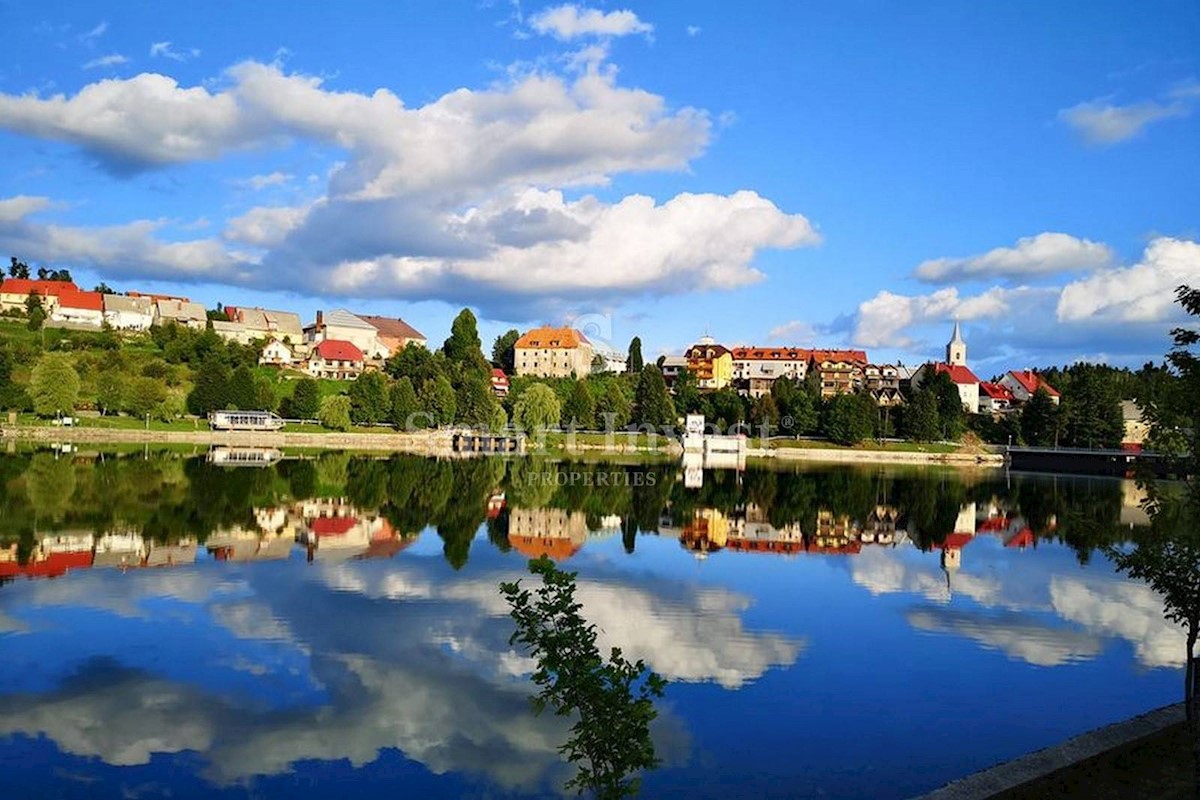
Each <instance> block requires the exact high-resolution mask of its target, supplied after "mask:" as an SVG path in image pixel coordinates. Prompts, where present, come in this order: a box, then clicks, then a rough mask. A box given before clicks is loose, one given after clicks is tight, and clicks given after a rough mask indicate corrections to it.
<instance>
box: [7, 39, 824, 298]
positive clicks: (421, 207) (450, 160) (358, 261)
mask: <svg viewBox="0 0 1200 800" xmlns="http://www.w3.org/2000/svg"><path fill="white" fill-rule="evenodd" d="M596 58H597V59H598V58H600V56H597V57H596ZM0 127H6V128H8V129H10V130H15V131H18V132H21V133H25V134H27V135H31V136H37V137H42V138H49V139H57V140H62V141H67V142H70V143H73V144H76V145H77V146H79V147H81V148H82V149H84V150H85V151H87V152H88V153H89V154H91V155H93V156H94V157H96V158H97V159H98V160H99V161H100V163H101V164H103V165H105V166H107V167H108V168H109V169H110V170H113V171H117V172H129V171H134V170H140V169H149V168H154V167H161V166H165V165H170V164H174V163H180V162H189V161H195V160H203V159H217V158H220V157H222V156H223V155H225V154H227V153H230V152H234V151H239V150H245V149H248V148H262V147H267V146H271V145H274V144H283V143H286V142H287V141H289V140H294V139H302V140H306V141H312V142H315V143H318V144H321V145H325V146H330V147H335V148H338V149H339V150H341V151H343V152H344V154H345V158H344V160H343V161H341V162H340V163H339V164H338V165H337V166H335V167H334V169H333V170H332V171H331V173H330V176H329V181H328V189H327V193H326V194H325V196H324V197H321V198H318V199H317V200H316V201H315V202H313V203H311V204H309V205H308V206H306V207H304V208H303V209H295V208H291V209H289V208H278V207H260V208H253V209H249V210H247V211H244V212H242V213H241V214H240V215H239V216H237V217H235V218H233V219H230V220H228V221H227V223H226V227H225V231H224V235H223V240H224V241H225V242H227V243H228V242H237V243H242V244H248V245H252V246H254V247H256V248H261V249H263V250H264V252H262V253H259V254H257V255H256V256H255V259H260V260H261V262H262V264H263V265H264V267H265V269H253V268H252V265H251V264H249V263H248V262H247V257H246V256H245V255H243V254H239V253H236V252H233V251H228V250H225V251H222V244H221V241H220V240H201V241H197V242H189V243H177V244H173V245H171V246H170V249H161V248H156V247H155V246H154V244H153V241H154V238H153V236H151V234H154V223H149V222H147V221H141V222H137V223H130V228H131V230H132V231H133V232H137V233H140V234H141V235H142V237H143V241H141V242H140V244H138V246H137V247H134V245H133V243H132V242H130V241H129V239H128V237H126V239H125V242H126V248H125V249H126V251H130V250H132V251H133V252H132V253H128V252H127V253H126V254H130V255H135V256H139V257H137V258H132V259H129V260H128V261H126V262H125V264H124V266H122V267H121V269H122V270H123V272H124V274H123V275H122V277H134V276H136V275H139V274H141V275H145V276H147V277H168V276H169V277H172V278H175V279H177V280H188V279H192V280H224V281H235V282H240V283H244V284H247V285H254V286H262V287H264V288H270V287H273V286H274V287H277V286H278V285H279V282H280V281H283V280H286V281H287V282H288V284H289V286H291V287H292V288H295V289H297V290H300V291H310V292H314V293H320V294H323V295H325V294H343V295H357V296H404V297H406V298H410V299H443V300H447V301H451V302H467V303H473V304H483V305H488V304H492V307H493V308H498V307H499V306H500V304H503V303H508V302H511V301H513V300H514V299H515V300H516V301H517V302H518V304H524V306H523V310H524V311H527V312H530V313H532V305H530V304H539V303H542V302H551V301H553V302H562V301H566V302H570V301H574V300H575V299H577V298H581V297H585V296H586V297H589V298H591V297H593V296H595V295H597V294H598V295H600V296H612V299H615V297H616V296H617V295H621V294H633V293H637V294H640V293H652V294H669V293H683V292H689V291H696V290H704V289H714V288H731V287H736V286H741V285H745V284H747V283H751V282H754V281H757V280H760V279H761V278H762V274H761V273H760V272H758V271H757V270H756V269H755V268H754V266H753V262H754V259H755V257H756V255H757V253H758V252H759V251H760V250H762V249H764V248H793V247H800V246H805V245H812V244H815V243H816V242H818V241H819V236H818V235H817V233H816V232H815V230H814V229H813V226H812V225H811V224H810V223H809V221H808V220H807V219H806V218H805V217H804V216H802V215H800V214H789V213H786V212H784V211H783V210H781V209H779V208H778V207H776V206H775V205H774V204H773V203H771V202H770V201H769V200H767V199H765V198H762V197H760V196H759V195H757V194H755V193H754V192H749V191H741V192H735V193H733V194H730V195H724V196H723V195H712V194H681V195H678V196H676V197H673V198H669V199H667V200H665V201H663V202H656V201H655V200H653V199H652V198H649V197H643V196H637V195H634V196H628V197H624V198H620V199H618V200H616V201H614V202H602V201H600V200H598V199H597V198H595V197H592V196H584V197H581V198H578V199H572V200H567V199H565V198H564V195H563V193H562V192H561V191H559V187H580V186H588V185H606V184H608V183H609V182H610V180H611V179H612V176H614V175H618V174H621V173H625V172H631V171H648V170H677V169H683V168H685V167H686V166H687V165H688V163H689V162H690V160H691V159H692V158H694V157H696V156H697V155H699V154H700V153H701V152H702V151H703V149H704V148H705V146H706V145H707V143H708V140H709V137H710V131H711V123H710V120H709V117H708V115H707V114H706V113H705V112H703V111H698V110H696V109H691V108H681V109H671V108H669V107H668V106H667V104H666V101H665V100H664V99H663V98H662V97H659V96H657V95H654V94H651V93H649V92H646V91H642V90H637V89H627V88H624V87H621V86H619V85H618V84H617V81H616V71H615V70H612V69H605V68H603V67H602V65H601V64H599V63H598V61H596V60H593V61H592V62H591V63H589V64H587V65H583V66H582V67H581V72H580V73H579V74H577V75H576V76H574V77H573V78H571V79H569V80H568V79H567V78H564V77H562V76H559V75H555V74H547V73H534V74H527V75H523V76H521V77H519V78H515V79H513V80H511V81H510V82H509V83H506V84H503V85H497V86H493V87H490V88H488V89H485V90H481V91H470V90H466V89H460V90H456V91H453V92H450V93H449V94H446V95H444V96H442V97H440V98H438V99H436V100H434V101H432V102H430V103H428V104H426V105H424V106H420V107H415V108H409V107H407V106H405V104H404V102H403V101H402V100H401V99H400V98H399V97H397V96H396V95H394V94H393V93H391V92H390V91H388V90H386V89H379V90H377V91H375V92H373V93H371V94H362V93H357V92H339V91H334V90H331V89H328V88H326V87H325V86H324V85H323V83H322V81H321V80H319V79H317V78H313V77H309V76H304V75H296V74H290V75H289V74H285V73H284V72H283V71H282V68H281V67H280V66H279V65H278V64H270V65H267V64H259V63H254V62H246V63H242V64H239V65H236V66H235V67H233V68H231V69H230V70H228V71H227V72H226V74H225V82H224V83H223V84H212V85H211V86H208V87H205V86H195V87H190V88H188V87H182V86H180V85H178V84H177V83H176V82H175V81H174V80H173V79H171V78H168V77H166V76H163V75H156V74H148V73H147V74H140V75H137V76H134V77H131V78H128V79H124V80H116V79H112V80H103V81H98V82H96V83H93V84H90V85H88V86H85V87H84V88H83V89H82V90H80V91H79V92H78V93H77V94H76V95H74V96H70V97H67V96H63V95H57V96H53V97H48V98H40V97H37V96H19V97H18V96H11V95H8V96H6V95H0ZM283 178H284V176H283V175H282V173H271V174H267V175H262V176H255V177H254V178H249V179H247V181H248V182H247V184H246V185H248V186H250V187H251V188H259V187H265V186H269V185H276V184H277V183H278V182H280V181H282V180H283ZM116 230H120V228H117V229H114V231H116ZM114 231H109V232H108V233H107V234H105V236H100V235H99V232H97V231H82V230H78V229H68V228H61V227H60V228H53V229H52V228H50V227H49V226H46V227H40V226H35V225H32V224H31V223H26V224H25V225H23V226H22V229H21V230H20V231H15V232H14V231H11V230H9V231H7V232H6V231H0V242H4V241H6V240H7V241H13V240H14V239H20V240H22V241H23V242H25V243H33V244H40V245H42V246H44V247H45V248H46V252H41V251H40V250H38V249H36V248H33V249H29V248H25V249H21V250H20V252H28V253H31V254H32V255H35V256H36V257H38V258H43V259H46V260H51V259H54V258H59V259H60V260H65V258H67V257H71V258H76V259H79V260H80V261H82V262H83V263H86V264H88V265H91V266H96V267H98V268H101V269H104V268H108V265H110V264H115V259H114V253H112V252H111V250H112V248H108V250H106V251H104V252H90V251H89V250H88V249H87V248H86V247H85V246H84V245H85V244H86V243H87V242H92V243H93V244H96V245H97V246H99V245H101V244H103V240H104V239H106V238H107V239H111V238H113V236H114ZM71 233H75V234H76V235H74V236H73V237H69V234H71ZM5 234H7V235H5ZM67 238H71V239H72V241H73V243H74V245H75V246H73V247H65V246H64V245H63V241H64V240H65V239H67ZM52 245H53V246H52ZM163 247H164V248H165V247H167V245H165V244H164V245H163ZM150 250H156V252H155V253H154V257H150V256H149V255H148V254H147V251H150ZM181 251H189V252H198V251H203V253H204V256H205V258H207V259H208V260H209V263H210V268H209V269H208V274H202V273H204V272H205V270H204V269H203V268H201V267H199V266H198V265H196V266H194V267H193V266H192V265H190V264H185V265H181V267H187V268H181V269H180V271H179V273H178V274H175V275H169V268H170V265H171V263H172V261H173V260H183V259H181V255H182V252H181ZM167 256H171V258H168V257H167ZM67 263H69V262H67ZM589 293H591V294H589ZM518 310H519V309H518ZM509 311H510V312H512V311H513V308H509Z"/></svg>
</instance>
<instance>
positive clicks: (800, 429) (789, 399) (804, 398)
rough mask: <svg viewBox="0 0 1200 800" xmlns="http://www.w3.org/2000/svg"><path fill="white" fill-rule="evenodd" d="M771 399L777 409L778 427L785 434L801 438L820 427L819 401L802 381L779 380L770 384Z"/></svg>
mask: <svg viewBox="0 0 1200 800" xmlns="http://www.w3.org/2000/svg"><path fill="white" fill-rule="evenodd" d="M771 397H772V398H773V399H774V400H775V407H776V408H778V409H779V416H780V427H781V429H782V430H783V431H784V432H785V433H791V434H793V435H795V436H803V435H805V434H809V433H813V432H814V431H816V430H817V428H818V427H819V426H820V423H821V415H820V410H819V404H820V399H819V397H818V396H817V395H814V394H813V393H812V392H811V391H810V390H809V387H808V385H807V384H806V383H804V382H803V381H799V380H793V379H791V378H779V379H778V380H776V381H775V382H774V383H772V384H771ZM789 420H790V422H791V424H790V425H789V424H788V421H789Z"/></svg>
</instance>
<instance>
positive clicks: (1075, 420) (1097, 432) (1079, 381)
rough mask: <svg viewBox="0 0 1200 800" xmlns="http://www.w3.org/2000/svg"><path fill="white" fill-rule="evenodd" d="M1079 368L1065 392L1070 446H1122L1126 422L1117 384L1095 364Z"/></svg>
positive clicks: (1067, 437)
mask: <svg viewBox="0 0 1200 800" xmlns="http://www.w3.org/2000/svg"><path fill="white" fill-rule="evenodd" d="M1078 367H1079V368H1078V369H1077V370H1075V373H1074V374H1073V375H1072V377H1071V382H1070V384H1069V385H1068V387H1067V388H1066V389H1065V390H1064V391H1063V398H1062V402H1063V414H1064V416H1065V417H1066V420H1065V436H1066V440H1067V443H1068V444H1070V445H1072V446H1074V447H1110V448H1116V447H1120V446H1121V440H1122V439H1123V438H1124V437H1125V419H1124V417H1123V415H1122V414H1121V399H1120V397H1119V396H1118V394H1117V386H1116V384H1115V382H1114V381H1113V380H1112V379H1111V377H1110V376H1108V375H1107V374H1106V372H1105V370H1103V369H1101V368H1099V367H1096V366H1095V365H1091V364H1081V365H1078Z"/></svg>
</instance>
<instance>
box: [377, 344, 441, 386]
mask: <svg viewBox="0 0 1200 800" xmlns="http://www.w3.org/2000/svg"><path fill="white" fill-rule="evenodd" d="M384 371H385V372H387V374H388V375H391V376H392V377H393V378H395V379H397V380H399V379H400V378H408V379H409V380H410V381H412V385H413V386H424V385H425V382H426V381H431V380H434V379H435V378H437V377H438V376H439V375H447V373H448V371H449V365H448V364H447V362H446V356H445V355H444V354H443V353H442V352H441V351H440V350H439V351H438V352H436V353H433V352H430V351H429V350H427V349H425V348H424V347H419V346H417V345H409V346H408V347H405V348H403V349H401V350H400V352H398V353H396V354H395V355H393V356H392V357H391V358H389V359H388V361H387V364H385V365H384Z"/></svg>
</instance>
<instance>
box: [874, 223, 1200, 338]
mask: <svg viewBox="0 0 1200 800" xmlns="http://www.w3.org/2000/svg"><path fill="white" fill-rule="evenodd" d="M1106 249H1107V248H1105V250H1106ZM1079 252H1080V254H1082V253H1084V252H1091V253H1092V256H1094V257H1095V258H1097V259H1099V258H1100V252H1099V251H1091V250H1088V249H1087V248H1082V249H1080V251H1079ZM1060 263H1063V262H1060ZM1180 284H1189V285H1196V284H1200V244H1197V243H1196V242H1193V241H1188V240H1183V239H1173V238H1168V237H1160V238H1157V239H1155V240H1153V241H1152V242H1150V244H1149V245H1147V247H1146V249H1145V251H1144V252H1143V255H1142V258H1141V260H1140V261H1139V262H1138V263H1137V264H1134V265H1132V266H1128V267H1110V268H1100V269H1098V270H1097V271H1095V272H1094V273H1092V274H1090V275H1086V276H1084V277H1080V278H1078V279H1076V280H1074V281H1070V282H1068V283H1066V284H1064V285H1060V286H1021V285H1018V286H1015V287H1007V286H993V287H991V288H989V289H986V290H983V291H981V292H979V293H976V294H962V293H961V292H960V291H959V290H958V289H957V288H956V287H944V288H941V289H937V290H935V291H933V292H930V293H928V294H916V295H906V294H899V293H896V292H890V291H886V290H885V291H881V292H879V293H878V294H877V295H875V296H874V297H872V298H871V299H869V300H866V301H864V302H862V303H861V304H860V305H859V307H858V313H857V315H856V317H855V320H854V323H853V330H852V334H851V338H852V339H853V341H854V342H855V343H856V344H859V345H861V346H864V347H902V348H904V347H917V346H924V343H923V342H921V341H920V340H919V339H917V338H916V337H914V335H913V334H912V330H913V329H914V328H919V327H921V326H924V325H929V324H946V323H948V322H949V321H950V320H951V319H953V318H955V317H957V318H959V319H961V320H964V321H974V322H976V323H978V324H977V325H976V326H975V328H976V329H977V330H982V331H984V335H983V336H982V337H981V338H982V340H984V341H986V340H989V339H992V340H994V339H997V338H1003V339H1005V340H1006V341H1008V343H1009V344H1010V345H1013V346H1036V347H1038V348H1042V347H1049V346H1055V347H1058V346H1070V347H1078V346H1081V345H1083V344H1087V343H1090V349H1089V350H1088V351H1087V352H1089V353H1096V352H1100V350H1101V349H1102V348H1103V347H1104V346H1105V345H1106V344H1107V345H1111V346H1114V347H1117V348H1118V352H1119V351H1120V348H1121V347H1125V348H1126V350H1127V351H1128V352H1130V353H1131V354H1134V355H1138V356H1142V355H1144V354H1147V353H1155V352H1159V349H1160V348H1155V349H1151V350H1136V351H1134V350H1128V347H1129V346H1131V345H1134V344H1137V345H1138V346H1141V345H1143V344H1147V343H1149V342H1151V341H1158V343H1159V344H1160V345H1161V341H1162V337H1163V335H1164V334H1165V333H1166V327H1167V326H1168V325H1169V324H1171V323H1175V322H1178V321H1180V320H1181V319H1182V312H1181V311H1180V310H1179V308H1178V307H1177V306H1176V304H1175V296H1174V290H1175V287H1177V286H1179V285H1180ZM1113 323H1121V326H1114V325H1113ZM1001 328H1003V331H1004V335H1003V337H1000V336H999V329H1001ZM989 332H990V333H989Z"/></svg>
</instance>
